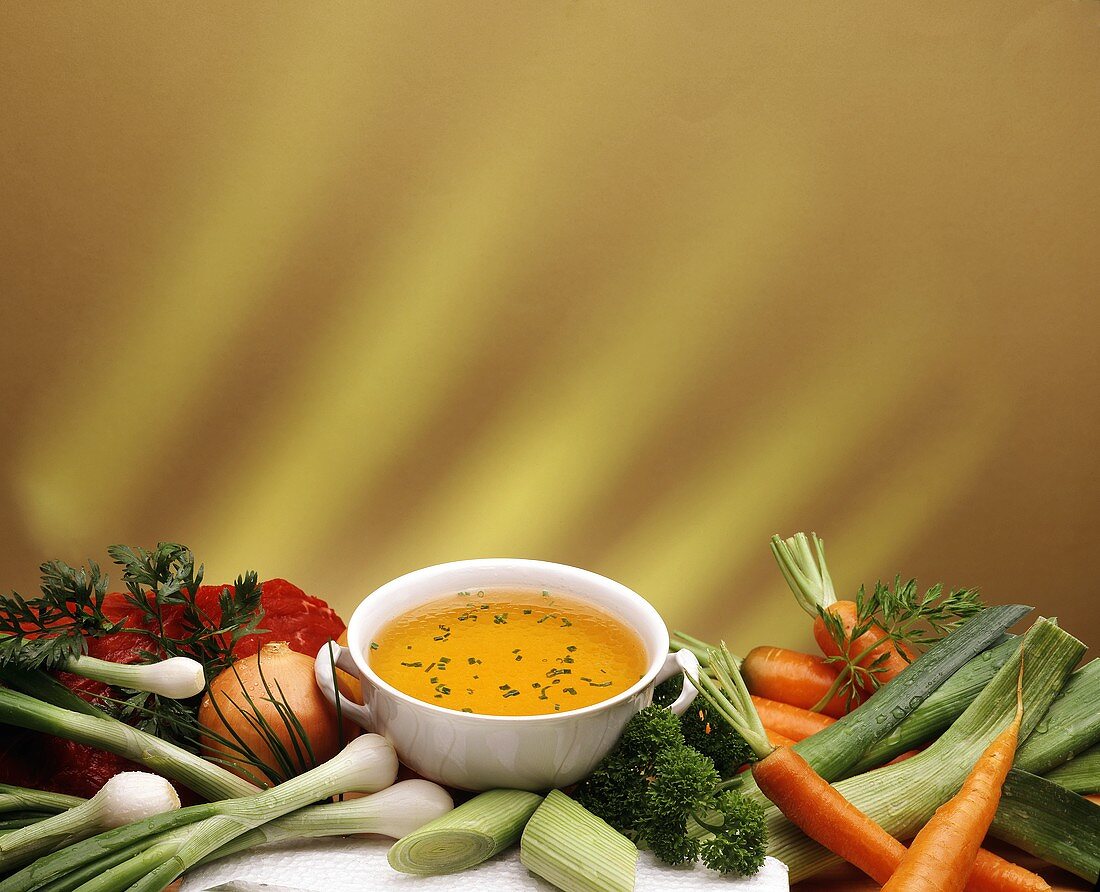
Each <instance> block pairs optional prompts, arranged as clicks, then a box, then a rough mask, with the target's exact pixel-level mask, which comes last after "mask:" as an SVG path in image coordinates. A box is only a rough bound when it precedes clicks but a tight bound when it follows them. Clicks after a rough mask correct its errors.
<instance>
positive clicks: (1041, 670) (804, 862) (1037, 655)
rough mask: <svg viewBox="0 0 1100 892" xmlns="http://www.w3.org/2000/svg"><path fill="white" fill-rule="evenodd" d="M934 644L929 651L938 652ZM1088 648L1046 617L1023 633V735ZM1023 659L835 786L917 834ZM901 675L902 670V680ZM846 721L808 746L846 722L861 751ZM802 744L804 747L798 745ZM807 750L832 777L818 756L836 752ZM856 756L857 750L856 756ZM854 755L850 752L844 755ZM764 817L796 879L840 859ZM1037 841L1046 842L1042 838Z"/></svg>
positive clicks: (889, 827)
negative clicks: (912, 743)
mask: <svg viewBox="0 0 1100 892" xmlns="http://www.w3.org/2000/svg"><path fill="white" fill-rule="evenodd" d="M951 637H954V636H949V637H948V638H947V639H945V641H950V640H951ZM939 646H942V643H941V645H939ZM939 646H938V647H939ZM936 649H937V648H933V650H932V651H929V653H934V652H935V650H936ZM1084 651H1085V646H1084V645H1083V644H1082V643H1081V642H1080V641H1078V640H1077V639H1076V638H1074V637H1073V636H1072V635H1070V634H1068V633H1067V632H1065V631H1063V630H1062V629H1060V628H1058V627H1057V626H1056V625H1054V623H1052V622H1050V621H1048V620H1042V619H1041V620H1039V621H1037V622H1036V623H1035V624H1034V625H1033V626H1032V627H1031V629H1030V630H1029V631H1028V632H1027V634H1026V635H1025V636H1024V637H1023V639H1022V641H1021V650H1020V653H1022V654H1024V661H1025V662H1024V678H1023V698H1024V722H1023V727H1022V728H1021V735H1020V736H1021V739H1026V738H1027V736H1028V735H1029V734H1030V733H1031V731H1032V729H1033V728H1034V727H1035V726H1036V724H1038V722H1039V720H1040V719H1041V718H1042V716H1043V714H1044V713H1045V712H1046V711H1047V709H1048V707H1049V706H1050V704H1051V703H1052V702H1053V700H1054V698H1055V697H1056V696H1057V695H1058V692H1059V691H1061V689H1062V687H1063V686H1064V685H1065V683H1066V680H1067V679H1068V678H1069V675H1070V673H1071V672H1072V670H1073V667H1074V666H1075V665H1076V664H1077V662H1078V661H1079V660H1080V659H1081V656H1082V654H1083V653H1084ZM925 656H927V654H926V655H925ZM922 659H923V657H922ZM1019 661H1020V655H1019V654H1017V655H1015V656H1013V657H1012V658H1011V659H1009V660H1008V661H1007V662H1006V663H1005V664H1004V666H1002V667H1001V669H1000V671H998V673H997V674H996V675H995V676H994V678H993V680H992V681H991V682H990V683H989V684H988V685H987V686H986V688H985V690H984V691H982V693H981V694H980V695H979V696H978V697H977V698H976V699H975V700H974V702H973V703H971V704H970V706H969V707H968V708H967V710H966V711H965V712H964V713H963V714H962V715H961V716H960V717H959V718H958V719H957V720H956V721H955V722H954V724H952V725H951V727H950V728H948V729H947V731H946V732H944V734H943V735H942V736H941V737H940V738H939V739H938V740H937V741H936V742H935V743H933V744H932V745H931V746H929V747H928V749H926V750H924V752H922V753H919V754H918V755H916V756H914V757H912V758H911V759H907V760H905V761H904V762H900V763H898V764H895V765H887V766H885V767H883V768H879V769H877V770H875V771H871V772H868V773H866V774H861V775H857V776H856V777H852V778H849V779H847V780H843V781H840V782H839V783H837V784H836V788H837V790H839V791H840V792H841V793H842V794H843V795H844V797H845V798H846V799H848V800H849V801H850V802H852V804H853V805H855V806H856V807H857V808H859V809H860V810H861V811H863V812H864V813H865V814H867V815H868V816H869V817H870V818H872V819H873V820H875V821H876V822H878V823H879V824H880V825H881V826H882V827H883V828H884V829H885V830H886V831H887V832H888V833H890V834H891V835H893V836H895V837H897V838H898V839H908V838H911V837H912V836H914V835H915V834H916V832H917V831H918V830H919V829H920V828H921V827H922V826H923V825H924V824H925V823H926V822H927V821H928V819H929V818H930V817H931V816H932V814H933V813H934V812H935V810H936V809H937V808H939V806H940V805H942V804H943V803H944V802H946V801H947V800H948V799H950V798H951V796H953V795H954V794H955V793H956V792H957V791H958V789H959V787H960V786H961V785H962V782H963V780H964V779H965V777H966V776H967V774H968V773H969V772H970V770H971V768H972V767H973V765H974V763H975V762H976V761H977V760H978V758H979V757H980V756H981V754H982V752H983V751H984V750H985V748H986V747H987V746H988V744H989V742H990V741H991V740H992V739H993V737H995V736H996V735H997V734H998V733H999V732H1000V731H1001V730H1002V729H1003V728H1004V726H1005V725H1006V724H1007V723H1008V721H1009V720H1010V718H1011V716H1012V715H1013V714H1014V713H1015V709H1016V681H1017V675H1018V672H1019ZM919 662H920V661H919V660H918V661H917V662H915V663H914V664H913V666H911V667H910V669H912V668H914V667H917V666H918V665H919ZM906 671H909V670H906ZM903 674H904V673H903ZM901 677H902V676H901V675H899V676H898V678H899V679H900V678H901ZM896 681H897V679H895V680H894V681H893V682H891V683H890V684H889V685H887V686H886V687H884V688H882V689H881V690H880V691H879V692H878V693H876V694H875V696H874V697H872V698H871V699H870V700H868V702H867V704H864V706H861V707H860V708H859V709H857V710H855V711H853V712H852V713H850V715H849V716H847V717H846V718H850V717H851V716H854V715H857V714H858V713H859V712H860V711H862V710H863V709H864V708H865V707H866V706H868V705H871V704H873V703H874V702H875V700H876V699H877V698H878V697H879V696H880V695H881V694H882V693H883V692H884V691H888V690H889V688H890V687H891V685H893V684H894V683H895V682H896ZM843 721H844V720H840V721H838V722H837V723H836V724H835V725H833V726H831V727H829V728H827V729H825V731H822V732H820V733H819V734H815V735H814V736H813V737H811V738H807V740H806V741H803V742H802V743H807V744H808V743H809V742H810V741H813V740H816V739H817V738H820V737H822V736H823V735H825V734H827V733H828V732H830V731H834V730H835V729H837V728H841V734H840V740H838V741H837V742H836V743H835V744H834V745H835V746H836V747H837V748H838V749H839V748H841V747H843V746H844V742H845V738H847V745H848V746H849V747H851V748H853V749H857V750H862V748H863V745H864V744H863V741H862V740H860V739H859V737H855V736H848V735H845V734H843V725H842V722H843ZM833 736H834V737H836V736H837V735H833ZM819 746H820V745H819ZM798 748H799V745H796V749H798ZM807 749H811V748H805V747H804V748H802V750H801V751H802V755H803V757H804V758H806V759H807V761H808V762H810V764H811V765H812V766H814V768H815V769H816V770H818V772H819V773H822V776H825V777H827V775H825V774H824V773H823V772H822V771H821V769H820V768H818V762H819V761H824V762H830V761H831V762H834V763H835V762H836V761H838V760H837V759H836V757H835V756H834V757H833V758H832V759H830V758H829V756H830V754H829V753H821V751H820V749H819V747H815V748H812V749H811V755H810V756H807V753H806V750H807ZM822 757H823V758H822ZM858 757H859V753H858V752H857V754H856V756H855V757H854V758H858ZM851 758H853V757H851V756H848V757H845V758H842V759H840V760H839V761H848V760H850V759H851ZM747 795H751V793H747ZM765 817H766V821H767V824H768V836H769V845H768V854H770V855H773V856H775V857H776V858H778V859H780V860H781V861H783V862H784V863H786V864H787V865H788V867H789V868H790V877H791V881H792V882H799V881H800V880H803V879H805V878H807V877H809V876H812V875H813V874H815V873H817V872H819V871H821V870H824V869H826V868H827V867H829V866H831V865H833V864H836V863H839V859H838V858H837V857H836V856H835V855H833V854H832V853H831V852H829V851H827V850H826V849H824V848H823V847H822V846H820V845H818V844H817V843H816V842H814V841H813V840H811V839H809V838H808V837H806V836H805V835H804V834H803V833H802V832H801V831H800V830H799V829H798V828H797V827H795V826H794V825H793V824H791V823H790V822H789V821H788V820H787V819H786V818H785V817H784V816H783V814H782V813H781V812H780V811H779V810H778V809H777V808H775V807H770V808H768V810H767V813H766V816H765ZM1038 842H1039V847H1040V848H1042V845H1041V841H1038ZM1040 857H1045V855H1042V854H1041V855H1040Z"/></svg>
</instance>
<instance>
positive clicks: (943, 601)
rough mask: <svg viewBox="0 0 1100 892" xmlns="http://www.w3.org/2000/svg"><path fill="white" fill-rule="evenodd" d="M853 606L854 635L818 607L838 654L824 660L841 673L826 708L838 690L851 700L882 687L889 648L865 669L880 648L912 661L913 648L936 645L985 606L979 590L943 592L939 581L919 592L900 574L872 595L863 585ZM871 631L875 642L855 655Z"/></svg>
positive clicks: (879, 585) (914, 583)
mask: <svg viewBox="0 0 1100 892" xmlns="http://www.w3.org/2000/svg"><path fill="white" fill-rule="evenodd" d="M855 603H856V624H855V625H854V626H853V627H852V631H851V635H849V634H848V633H847V631H846V630H845V628H844V623H843V622H842V621H841V618H840V617H839V616H838V615H837V614H835V613H832V612H830V611H829V610H827V609H825V608H823V607H818V615H819V616H820V617H821V619H822V622H824V624H825V628H826V629H827V630H828V631H829V635H830V636H831V637H832V639H833V641H835V642H836V644H837V648H838V650H839V651H840V653H839V654H838V655H836V656H831V657H826V660H827V661H828V662H831V663H837V664H839V665H840V670H841V672H840V676H839V677H838V679H837V684H835V685H834V688H835V689H834V690H832V691H830V692H829V693H828V694H827V695H826V696H825V697H823V698H822V703H821V704H820V706H822V707H823V706H824V704H825V703H828V702H829V701H830V700H831V699H832V698H833V696H834V695H835V694H836V693H838V692H840V693H841V694H843V695H844V696H845V697H848V698H853V697H855V696H856V695H857V694H858V693H859V692H860V691H861V690H862V691H863V692H871V691H874V690H877V689H878V688H879V686H880V684H881V683H882V682H881V679H880V677H879V676H880V673H881V672H882V670H883V669H884V668H885V667H884V664H885V663H886V661H887V660H888V659H889V657H890V648H883V649H882V650H881V652H880V653H879V654H878V655H877V656H876V657H875V659H874V660H872V661H871V662H870V663H869V664H867V665H863V661H864V660H866V658H867V657H868V656H870V654H871V652H872V651H874V650H875V649H877V648H878V647H879V646H880V645H881V644H883V643H888V644H889V645H891V646H892V649H893V650H894V651H896V652H897V653H898V655H899V656H901V657H902V659H904V660H905V661H906V662H909V660H910V657H911V654H912V651H913V650H923V649H925V648H927V647H930V646H931V645H933V644H935V643H936V642H937V641H939V640H940V639H941V638H943V637H945V636H946V635H948V634H949V633H950V632H951V631H952V629H954V628H955V627H956V626H957V625H958V624H959V623H961V622H962V621H963V620H965V619H967V618H968V617H971V616H973V615H974V614H976V613H979V612H980V611H981V609H982V607H983V606H984V605H983V604H982V601H981V598H980V596H979V592H978V590H977V589H974V588H963V589H953V590H951V591H950V592H947V593H945V592H944V587H943V585H942V583H936V584H935V585H933V586H932V587H931V588H929V589H927V590H926V591H925V592H924V593H923V594H921V593H920V590H919V589H918V588H917V580H916V579H909V580H907V581H906V582H904V583H903V582H902V581H901V576H900V575H899V576H895V577H894V584H893V586H892V587H891V586H889V585H885V584H883V583H882V582H881V581H879V582H876V583H875V587H874V589H873V590H872V591H871V593H870V594H868V593H867V591H866V588H865V587H864V586H860V588H859V592H858V593H857V594H856V598H855ZM867 633H871V635H872V638H873V643H872V644H871V645H869V646H868V647H866V648H864V649H863V650H862V651H859V652H853V650H852V642H854V641H858V640H859V639H860V638H861V637H862V636H863V635H866V634H867Z"/></svg>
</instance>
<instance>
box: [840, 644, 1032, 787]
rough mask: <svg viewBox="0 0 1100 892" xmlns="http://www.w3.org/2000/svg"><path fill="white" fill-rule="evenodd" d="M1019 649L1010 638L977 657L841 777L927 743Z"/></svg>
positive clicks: (964, 707) (953, 719) (867, 769)
mask: <svg viewBox="0 0 1100 892" xmlns="http://www.w3.org/2000/svg"><path fill="white" fill-rule="evenodd" d="M1019 647H1020V640H1019V639H1018V638H1016V637H1015V636H1013V637H1010V638H1008V640H1006V641H1002V642H1001V643H1000V644H998V645H996V646H995V647H991V648H990V649H989V650H987V651H985V652H984V653H981V654H978V656H976V657H974V658H973V659H972V660H970V662H968V663H967V664H966V665H965V666H963V667H962V668H961V669H960V670H959V671H958V672H956V673H955V674H954V675H952V676H951V677H950V678H949V679H947V681H945V682H944V683H943V684H942V685H941V686H940V687H939V688H937V689H936V690H935V691H933V692H932V693H931V694H930V695H929V696H928V699H927V700H925V701H924V702H923V703H922V704H921V705H920V706H918V707H917V708H916V709H915V710H914V711H913V714H912V715H911V716H909V717H908V718H907V719H905V720H904V721H903V722H902V723H901V724H900V725H898V726H897V727H896V728H894V730H893V731H891V732H890V733H889V734H887V735H886V736H885V737H883V738H882V739H881V740H879V741H878V742H877V743H875V744H872V745H871V746H870V747H869V748H868V749H867V751H866V752H865V753H864V754H863V758H861V759H860V760H859V761H858V762H857V763H856V764H855V765H853V766H852V767H851V768H850V769H849V770H848V771H847V772H845V773H846V774H847V775H853V774H862V773H863V772H865V771H870V770H871V769H872V768H878V766H880V765H885V764H886V763H887V762H889V761H890V760H891V759H893V758H894V757H895V756H900V755H901V754H902V753H904V752H905V751H906V750H911V749H913V748H914V747H916V746H919V745H920V744H922V743H926V742H927V741H929V740H931V739H932V738H933V737H935V736H936V735H937V734H939V733H940V732H942V731H943V730H944V729H945V728H947V727H948V726H949V725H950V724H951V723H952V722H953V721H955V719H957V718H958V717H959V716H960V715H962V714H963V712H964V711H965V710H966V707H968V706H969V705H970V704H971V702H973V700H974V698H975V697H977V696H978V694H980V693H981V692H982V690H983V689H984V688H985V686H986V685H987V684H989V680H990V679H991V678H993V676H994V675H996V674H997V670H998V669H1000V668H1001V667H1002V666H1003V665H1004V664H1005V661H1006V660H1008V658H1009V657H1011V656H1012V655H1013V654H1014V653H1016V651H1017V650H1018V649H1019Z"/></svg>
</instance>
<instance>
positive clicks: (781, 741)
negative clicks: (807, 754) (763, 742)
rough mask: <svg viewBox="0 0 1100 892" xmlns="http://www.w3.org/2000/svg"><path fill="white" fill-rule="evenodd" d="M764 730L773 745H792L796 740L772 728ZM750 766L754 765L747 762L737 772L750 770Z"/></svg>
mask: <svg viewBox="0 0 1100 892" xmlns="http://www.w3.org/2000/svg"><path fill="white" fill-rule="evenodd" d="M764 732H765V733H766V734H767V735H768V743H770V744H771V745H772V746H791V745H792V744H793V743H794V742H795V741H793V740H791V739H790V738H789V737H784V736H783V735H782V734H780V733H778V732H777V731H773V730H772V729H771V728H765V729H764ZM750 768H752V765H751V764H749V763H748V762H746V763H745V764H744V765H742V766H741V767H740V768H738V769H737V774H741V773H742V772H745V771H748V770H749V769H750Z"/></svg>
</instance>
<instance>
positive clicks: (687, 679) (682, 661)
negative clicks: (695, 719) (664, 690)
mask: <svg viewBox="0 0 1100 892" xmlns="http://www.w3.org/2000/svg"><path fill="white" fill-rule="evenodd" d="M677 672H682V673H684V686H683V687H682V688H680V696H679V697H677V698H676V700H675V702H674V703H673V704H672V705H671V706H669V709H671V710H672V711H673V712H674V713H676V715H683V714H684V713H685V712H687V709H688V707H689V706H691V704H692V701H693V700H695V696H696V695H697V694H698V693H699V692H698V691H697V690H696V684H698V682H699V659H698V658H697V657H696V656H695V654H693V653H692V652H691V651H690V650H678V651H676V652H675V653H670V654H669V655H668V656H667V657H665V664H664V665H663V666H662V667H661V671H660V672H658V673H657V677H656V678H655V679H654V681H653V683H654V685H659V684H660V683H661V682H662V681H666V680H667V679H669V678H671V677H672V676H673V675H675V674H676V673H677ZM692 682H695V684H692Z"/></svg>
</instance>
